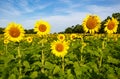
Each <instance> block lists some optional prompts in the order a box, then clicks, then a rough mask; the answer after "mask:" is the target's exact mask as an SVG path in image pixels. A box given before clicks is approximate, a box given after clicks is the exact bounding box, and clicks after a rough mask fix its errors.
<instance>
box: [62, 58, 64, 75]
mask: <svg viewBox="0 0 120 79" xmlns="http://www.w3.org/2000/svg"><path fill="white" fill-rule="evenodd" d="M64 68H65V63H64V56H63V57H62V71H63V74H64Z"/></svg>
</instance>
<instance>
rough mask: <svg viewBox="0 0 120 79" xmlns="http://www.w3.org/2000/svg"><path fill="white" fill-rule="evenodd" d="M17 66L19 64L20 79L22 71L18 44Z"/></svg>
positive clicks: (19, 78)
mask: <svg viewBox="0 0 120 79" xmlns="http://www.w3.org/2000/svg"><path fill="white" fill-rule="evenodd" d="M18 64H19V77H18V79H21V75H22V69H21V53H20V46H19V44H18Z"/></svg>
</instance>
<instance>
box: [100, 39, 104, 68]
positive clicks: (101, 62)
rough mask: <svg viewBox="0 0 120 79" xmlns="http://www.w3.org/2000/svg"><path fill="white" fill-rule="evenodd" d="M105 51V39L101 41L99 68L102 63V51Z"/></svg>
mask: <svg viewBox="0 0 120 79" xmlns="http://www.w3.org/2000/svg"><path fill="white" fill-rule="evenodd" d="M104 49H105V38H104V40H103V41H102V50H101V51H100V58H99V59H100V60H99V68H100V67H101V66H102V61H103V50H104Z"/></svg>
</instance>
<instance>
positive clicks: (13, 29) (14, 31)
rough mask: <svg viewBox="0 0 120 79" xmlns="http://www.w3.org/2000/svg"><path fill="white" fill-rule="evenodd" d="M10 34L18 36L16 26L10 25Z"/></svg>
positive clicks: (18, 32)
mask: <svg viewBox="0 0 120 79" xmlns="http://www.w3.org/2000/svg"><path fill="white" fill-rule="evenodd" d="M9 34H10V36H12V37H14V38H16V37H19V36H20V30H19V29H18V28H17V27H11V28H10V30H9Z"/></svg>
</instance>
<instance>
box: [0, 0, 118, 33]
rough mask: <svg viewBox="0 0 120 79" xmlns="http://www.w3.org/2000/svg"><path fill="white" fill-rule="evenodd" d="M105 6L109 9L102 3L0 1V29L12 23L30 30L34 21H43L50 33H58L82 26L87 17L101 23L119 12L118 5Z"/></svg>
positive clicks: (80, 0)
mask: <svg viewBox="0 0 120 79" xmlns="http://www.w3.org/2000/svg"><path fill="white" fill-rule="evenodd" d="M48 1H49V2H48ZM108 2H109V4H110V5H108V4H105V3H107V1H106V0H97V1H92V0H55V1H53V0H0V26H2V27H5V26H6V25H7V24H8V23H9V22H11V21H14V22H17V23H20V24H22V25H23V26H24V28H26V29H31V28H34V24H35V22H36V21H37V20H40V19H43V20H45V21H48V22H49V23H50V24H51V33H53V32H60V31H64V30H65V29H66V28H67V27H70V26H72V25H76V24H82V21H83V19H84V18H85V17H86V15H87V14H96V15H98V16H100V17H101V19H102V20H104V19H105V18H106V17H107V16H111V14H112V13H115V12H120V3H118V2H119V1H118V2H115V1H112V0H109V1H108ZM5 5H7V6H5Z"/></svg>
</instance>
